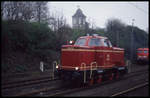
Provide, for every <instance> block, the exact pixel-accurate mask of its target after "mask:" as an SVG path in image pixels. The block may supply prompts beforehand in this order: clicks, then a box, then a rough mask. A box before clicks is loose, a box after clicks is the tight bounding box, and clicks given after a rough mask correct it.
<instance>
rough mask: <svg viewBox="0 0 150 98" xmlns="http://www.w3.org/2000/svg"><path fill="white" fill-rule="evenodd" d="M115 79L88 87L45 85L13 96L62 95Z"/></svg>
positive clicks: (133, 74) (138, 73) (103, 83)
mask: <svg viewBox="0 0 150 98" xmlns="http://www.w3.org/2000/svg"><path fill="white" fill-rule="evenodd" d="M147 72H148V70H142V71H137V72H132V73H131V74H128V75H126V76H125V77H124V78H121V79H120V80H124V79H128V78H131V77H133V76H139V75H140V74H143V73H147ZM120 80H117V81H120ZM115 81H116V80H113V81H105V82H102V83H101V84H95V85H93V86H90V87H89V86H83V87H80V88H64V87H45V88H41V89H36V90H32V91H30V92H28V93H27V92H23V93H19V94H16V95H15V96H59V95H63V94H67V93H71V92H78V91H81V90H85V89H91V88H94V87H97V86H101V85H105V84H108V83H112V82H115Z"/></svg>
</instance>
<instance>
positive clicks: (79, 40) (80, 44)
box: [74, 38, 86, 46]
mask: <svg viewBox="0 0 150 98" xmlns="http://www.w3.org/2000/svg"><path fill="white" fill-rule="evenodd" d="M85 42H86V39H85V38H80V39H78V40H77V41H76V42H75V44H74V45H79V46H84V45H85Z"/></svg>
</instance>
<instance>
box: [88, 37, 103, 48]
mask: <svg viewBox="0 0 150 98" xmlns="http://www.w3.org/2000/svg"><path fill="white" fill-rule="evenodd" d="M100 42H101V39H99V38H92V39H90V41H89V46H101V43H100Z"/></svg>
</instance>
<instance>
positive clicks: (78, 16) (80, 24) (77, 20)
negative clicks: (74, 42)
mask: <svg viewBox="0 0 150 98" xmlns="http://www.w3.org/2000/svg"><path fill="white" fill-rule="evenodd" d="M72 26H73V28H74V29H85V28H86V26H87V22H86V16H85V15H84V14H83V13H82V10H81V9H80V8H78V9H77V11H76V13H75V14H74V15H73V16H72Z"/></svg>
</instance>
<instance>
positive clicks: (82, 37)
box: [80, 36, 107, 39]
mask: <svg viewBox="0 0 150 98" xmlns="http://www.w3.org/2000/svg"><path fill="white" fill-rule="evenodd" d="M80 38H103V39H107V37H103V36H81V37H80Z"/></svg>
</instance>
